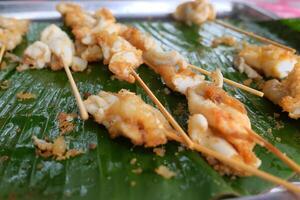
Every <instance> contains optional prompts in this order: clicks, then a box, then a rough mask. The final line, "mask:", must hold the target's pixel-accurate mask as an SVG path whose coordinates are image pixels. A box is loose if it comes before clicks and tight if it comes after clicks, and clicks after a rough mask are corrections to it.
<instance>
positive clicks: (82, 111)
mask: <svg viewBox="0 0 300 200" xmlns="http://www.w3.org/2000/svg"><path fill="white" fill-rule="evenodd" d="M64 69H65V71H66V74H67V77H68V79H69V82H70V85H71V88H72V91H73V94H74V96H75V99H76V103H77V106H78V109H79V113H80V117H81V119H82V120H87V119H88V118H89V114H88V112H87V111H86V109H85V107H84V104H83V101H82V98H81V96H80V93H79V91H78V88H77V86H76V83H75V81H74V78H73V76H72V73H71V71H70V68H69V67H68V66H64Z"/></svg>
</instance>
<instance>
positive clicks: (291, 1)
mask: <svg viewBox="0 0 300 200" xmlns="http://www.w3.org/2000/svg"><path fill="white" fill-rule="evenodd" d="M0 1H9V0H0ZM27 1H35V2H37V1H46V0H27ZM56 1H59V0H56ZM77 1H78V0H77ZM82 1H84V0H82ZM95 1H101V0H95ZM104 1H116V0H104ZM118 1H122V0H118ZM134 1H139V0H134ZM143 1H170V2H172V0H143ZM182 1H184V0H182ZM210 1H212V2H213V1H224V2H228V1H230V2H231V1H237V2H246V3H251V4H255V5H256V6H257V7H259V8H262V9H264V10H267V11H269V12H272V13H274V14H275V15H277V16H278V17H280V18H297V17H300V0H210Z"/></svg>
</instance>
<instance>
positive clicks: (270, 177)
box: [169, 133, 300, 194]
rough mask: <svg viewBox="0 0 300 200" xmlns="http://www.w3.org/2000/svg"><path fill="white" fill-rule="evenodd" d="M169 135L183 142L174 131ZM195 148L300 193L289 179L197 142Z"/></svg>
mask: <svg viewBox="0 0 300 200" xmlns="http://www.w3.org/2000/svg"><path fill="white" fill-rule="evenodd" d="M169 137H170V138H172V139H174V140H175V141H178V142H180V143H182V142H183V141H182V138H181V137H179V136H177V135H175V134H172V133H169ZM194 149H195V150H197V151H198V152H201V153H203V154H205V155H207V156H211V157H214V158H216V159H218V160H220V161H221V162H223V163H225V164H227V165H229V166H231V167H233V168H235V169H240V170H244V171H245V172H248V173H250V174H252V175H255V176H257V177H260V178H262V179H264V180H267V181H269V182H272V183H274V184H276V185H281V186H283V187H285V188H286V189H288V190H289V191H291V192H294V193H295V194H299V193H300V188H299V187H297V186H295V185H293V184H292V183H289V182H288V181H285V180H283V179H281V178H278V177H276V176H274V175H272V174H269V173H267V172H264V171H262V170H259V169H256V168H254V167H251V166H248V165H246V164H244V163H242V162H240V161H237V160H234V159H230V158H228V157H225V156H224V155H222V154H220V153H217V152H215V151H213V150H210V149H208V148H206V147H203V146H201V145H199V144H197V143H194Z"/></svg>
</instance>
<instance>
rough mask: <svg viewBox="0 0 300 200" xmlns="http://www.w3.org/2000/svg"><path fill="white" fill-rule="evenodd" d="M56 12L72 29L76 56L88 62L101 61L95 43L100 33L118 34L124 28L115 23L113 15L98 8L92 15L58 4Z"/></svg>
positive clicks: (78, 7) (99, 52) (67, 5)
mask: <svg viewBox="0 0 300 200" xmlns="http://www.w3.org/2000/svg"><path fill="white" fill-rule="evenodd" d="M57 10H58V11H59V12H60V13H61V14H62V16H63V17H64V20H65V23H66V25H67V26H69V27H71V29H72V33H73V34H74V36H75V47H76V54H77V55H78V56H80V57H81V58H82V59H84V60H86V61H88V62H93V61H99V60H101V59H102V51H101V47H100V46H99V44H98V42H97V35H98V34H99V33H100V32H102V31H107V32H109V33H118V32H120V31H121V30H122V28H123V27H124V26H123V25H121V24H118V23H116V20H115V17H114V16H113V14H112V13H111V11H110V10H108V9H106V8H100V9H99V10H97V11H96V12H95V13H93V14H92V13H89V12H87V11H85V10H84V9H82V8H81V7H80V6H79V5H76V4H72V3H60V4H58V5H57Z"/></svg>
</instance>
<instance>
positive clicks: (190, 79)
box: [121, 27, 204, 94]
mask: <svg viewBox="0 0 300 200" xmlns="http://www.w3.org/2000/svg"><path fill="white" fill-rule="evenodd" d="M121 35H122V36H123V37H124V38H125V39H126V40H128V41H129V42H130V43H131V44H132V45H133V46H135V47H137V48H138V49H141V50H142V51H143V59H144V62H145V63H146V64H147V65H148V66H149V67H150V68H151V69H153V70H154V71H155V72H156V73H158V74H159V75H161V76H162V78H163V80H164V82H165V83H166V85H167V86H168V87H170V88H171V89H173V90H175V91H177V92H180V93H182V94H186V91H187V89H188V88H189V87H192V86H195V85H198V84H199V83H201V82H202V81H203V80H204V76H202V75H199V74H197V73H194V72H193V71H192V70H190V69H189V68H188V63H187V61H186V60H185V58H184V57H183V56H181V55H180V54H179V53H178V52H177V51H165V50H163V49H162V48H161V47H160V45H159V44H157V42H156V41H155V40H154V39H153V38H152V37H151V36H150V35H147V34H146V33H143V32H141V31H139V30H138V29H136V28H133V27H128V28H127V29H126V31H124V32H123V33H122V34H121Z"/></svg>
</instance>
